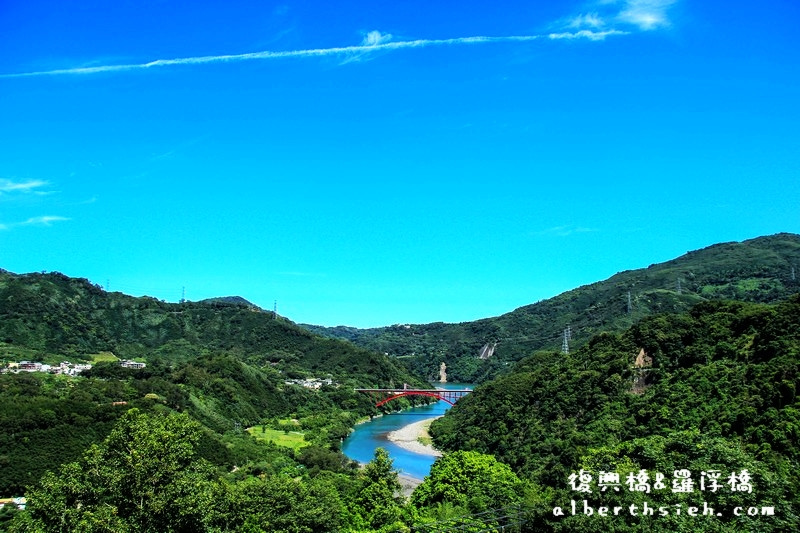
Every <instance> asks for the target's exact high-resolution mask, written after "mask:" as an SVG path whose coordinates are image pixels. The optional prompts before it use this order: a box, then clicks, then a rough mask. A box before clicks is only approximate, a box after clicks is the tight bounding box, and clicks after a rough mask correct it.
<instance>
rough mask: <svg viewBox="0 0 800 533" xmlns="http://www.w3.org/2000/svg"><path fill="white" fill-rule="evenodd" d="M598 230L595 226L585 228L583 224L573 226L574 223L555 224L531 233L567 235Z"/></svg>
mask: <svg viewBox="0 0 800 533" xmlns="http://www.w3.org/2000/svg"><path fill="white" fill-rule="evenodd" d="M597 231H600V230H598V229H596V228H586V227H583V226H574V225H571V224H570V225H566V226H555V227H552V228H547V229H544V230H541V231H536V232H534V233H533V235H535V236H537V237H569V236H570V235H574V234H576V233H594V232H597Z"/></svg>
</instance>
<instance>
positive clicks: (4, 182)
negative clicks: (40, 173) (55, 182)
mask: <svg viewBox="0 0 800 533" xmlns="http://www.w3.org/2000/svg"><path fill="white" fill-rule="evenodd" d="M45 185H48V183H47V182H46V181H41V180H28V181H11V180H8V179H0V194H4V193H13V192H20V193H41V191H36V190H35V189H38V188H40V187H44V186H45Z"/></svg>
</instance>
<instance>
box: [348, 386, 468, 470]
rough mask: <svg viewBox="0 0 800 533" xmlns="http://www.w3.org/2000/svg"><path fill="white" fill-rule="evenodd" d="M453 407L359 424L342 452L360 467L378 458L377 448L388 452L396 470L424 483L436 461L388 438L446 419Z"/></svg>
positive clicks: (427, 408) (414, 410) (403, 413)
mask: <svg viewBox="0 0 800 533" xmlns="http://www.w3.org/2000/svg"><path fill="white" fill-rule="evenodd" d="M435 386H436V387H438V388H447V389H471V388H472V387H473V386H472V385H469V384H464V383H444V384H441V383H436V384H435ZM450 407H451V406H450V404H449V403H447V402H445V401H443V400H439V401H438V402H436V403H433V404H430V405H426V406H424V407H414V408H412V409H407V410H405V411H401V412H399V413H391V414H388V415H384V416H380V417H377V418H374V419H372V420H371V421H369V422H364V423H363V424H358V425H357V426H356V427H355V430H354V431H353V432H352V433H351V434H350V436H348V437H347V438H346V439H345V440H344V443H343V444H342V452H343V453H344V454H345V455H346V456H347V457H349V458H350V459H354V460H356V461H358V462H359V463H368V462H369V461H371V460H372V458H373V457H374V455H375V448H378V447H381V448H385V449H386V451H388V452H389V456H390V457H391V458H392V460H393V461H394V468H395V470H397V471H398V472H400V474H404V475H406V476H411V477H414V478H417V479H423V478H424V477H425V476H427V475H428V474H429V473H430V470H431V465H432V464H433V462H434V461H435V460H436V457H432V456H430V455H422V454H419V453H414V452H411V451H408V450H405V449H403V448H401V447H400V446H398V445H396V444H395V443H393V442H392V441H390V440H389V439H388V438H387V435H388V434H389V433H390V432H392V431H394V430H396V429H400V428H401V427H403V426H406V425H408V424H413V423H415V422H419V421H421V420H425V419H427V418H436V417H438V416H442V415H443V414H444V413H445V411H447V410H448V409H449V408H450Z"/></svg>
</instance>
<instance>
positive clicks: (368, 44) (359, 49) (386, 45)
mask: <svg viewBox="0 0 800 533" xmlns="http://www.w3.org/2000/svg"><path fill="white" fill-rule="evenodd" d="M620 34H621V32H613V31H612V32H590V31H579V32H574V33H572V34H566V33H565V34H551V35H507V36H500V37H492V36H486V35H476V36H472V37H455V38H452V39H415V40H406V41H392V40H391V38H392V36H391V34H384V33H381V32H378V31H371V32H368V33H366V34H365V35H364V39H363V40H362V43H361V44H359V45H354V46H341V47H332V48H311V49H305V50H287V51H280V52H272V51H263V52H251V53H246V54H229V55H213V56H198V57H181V58H175V59H156V60H154V61H148V62H147V63H129V64H125V65H99V66H92V67H76V68H65V69H54V70H40V71H35V72H22V73H16V74H0V78H25V77H33V76H59V75H80V74H102V73H116V72H127V71H136V70H149V69H154V68H158V67H170V66H182V65H203V64H210V63H232V62H241V61H254V60H269V59H288V58H306V57H327V56H340V57H343V58H344V59H345V60H347V59H348V58H352V57H354V56H364V55H365V54H369V53H374V52H379V51H394V50H402V49H410V48H426V47H429V46H460V45H477V44H491V43H510V42H528V41H535V40H538V39H545V38H549V39H561V38H567V37H569V38H586V39H589V40H595V41H596V40H600V39H602V38H605V37H606V36H608V35H620Z"/></svg>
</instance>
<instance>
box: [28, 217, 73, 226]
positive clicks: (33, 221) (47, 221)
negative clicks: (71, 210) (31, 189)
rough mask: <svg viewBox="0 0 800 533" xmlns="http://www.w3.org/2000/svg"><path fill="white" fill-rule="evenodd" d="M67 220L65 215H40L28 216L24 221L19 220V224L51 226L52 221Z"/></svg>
mask: <svg viewBox="0 0 800 533" xmlns="http://www.w3.org/2000/svg"><path fill="white" fill-rule="evenodd" d="M67 220H69V219H68V218H66V217H59V216H52V215H47V216H41V217H33V218H29V219H28V220H26V221H25V222H20V223H19V224H18V225H19V226H51V225H52V224H53V222H65V221H67Z"/></svg>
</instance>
